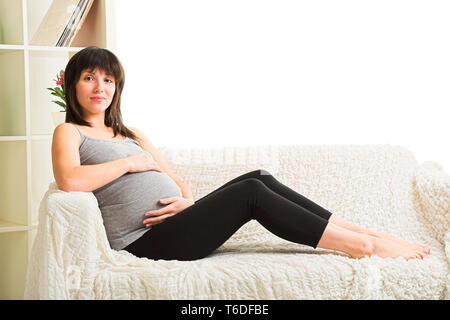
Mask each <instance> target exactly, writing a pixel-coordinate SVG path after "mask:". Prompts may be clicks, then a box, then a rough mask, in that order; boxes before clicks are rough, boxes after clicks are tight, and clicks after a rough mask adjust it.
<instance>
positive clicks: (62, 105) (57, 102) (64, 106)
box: [52, 100, 66, 110]
mask: <svg viewBox="0 0 450 320" xmlns="http://www.w3.org/2000/svg"><path fill="white" fill-rule="evenodd" d="M52 102H54V103H56V104H57V105H59V106H61V107H63V108H64V110H66V105H65V104H64V103H63V102H61V101H56V100H53V101H52Z"/></svg>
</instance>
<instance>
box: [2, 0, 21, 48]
mask: <svg viewBox="0 0 450 320" xmlns="http://www.w3.org/2000/svg"><path fill="white" fill-rule="evenodd" d="M0 44H10V45H23V23H22V1H17V0H14V1H11V0H0Z"/></svg>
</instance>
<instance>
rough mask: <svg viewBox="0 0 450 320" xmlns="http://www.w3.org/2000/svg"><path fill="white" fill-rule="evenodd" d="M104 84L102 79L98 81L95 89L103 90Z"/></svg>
mask: <svg viewBox="0 0 450 320" xmlns="http://www.w3.org/2000/svg"><path fill="white" fill-rule="evenodd" d="M103 86H104V84H103V83H102V82H101V81H97V82H96V84H95V88H94V89H95V91H103V89H104V87H103Z"/></svg>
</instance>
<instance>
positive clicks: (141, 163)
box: [126, 152, 163, 172]
mask: <svg viewBox="0 0 450 320" xmlns="http://www.w3.org/2000/svg"><path fill="white" fill-rule="evenodd" d="M126 159H127V161H128V168H129V170H128V172H142V171H149V170H156V171H159V172H163V171H162V169H161V168H160V166H159V165H158V163H157V162H156V161H155V160H153V159H152V158H150V157H149V156H148V155H146V154H145V153H144V152H140V153H136V154H133V155H131V156H128V157H127V158H126Z"/></svg>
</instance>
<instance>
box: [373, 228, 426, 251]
mask: <svg viewBox="0 0 450 320" xmlns="http://www.w3.org/2000/svg"><path fill="white" fill-rule="evenodd" d="M368 234H369V235H371V236H375V237H377V238H382V239H387V240H390V241H393V242H395V243H397V244H399V245H401V246H407V247H410V248H411V249H413V250H417V251H420V252H421V253H422V254H424V255H428V254H429V253H430V248H428V247H426V246H424V245H421V244H418V243H412V242H409V241H406V240H402V239H399V238H397V237H395V236H393V235H390V234H388V233H383V232H378V231H373V230H369V232H368Z"/></svg>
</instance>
